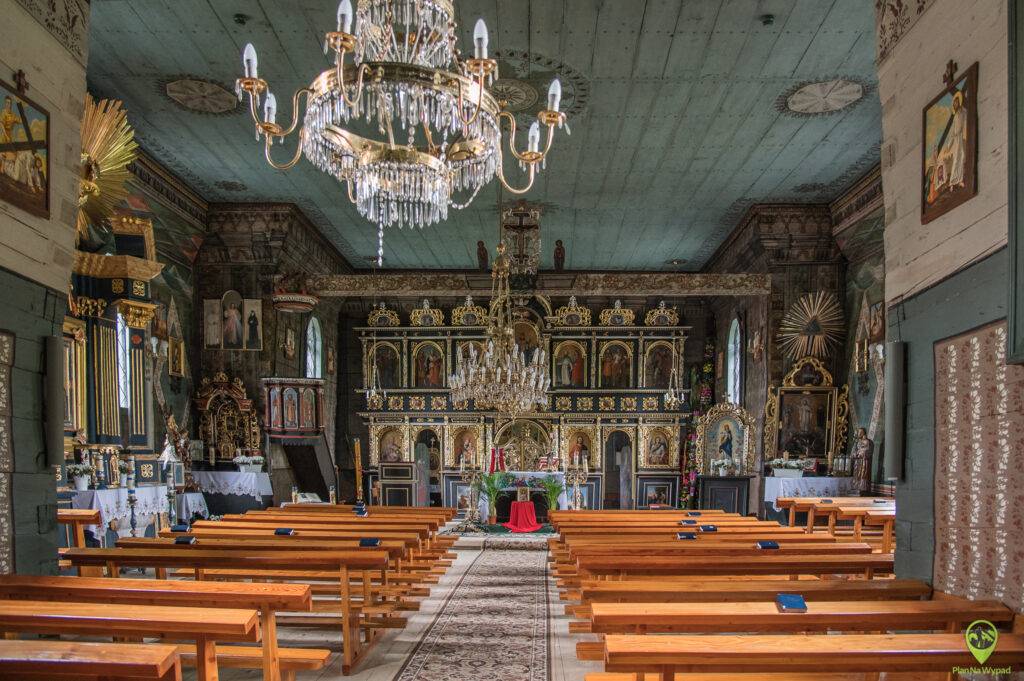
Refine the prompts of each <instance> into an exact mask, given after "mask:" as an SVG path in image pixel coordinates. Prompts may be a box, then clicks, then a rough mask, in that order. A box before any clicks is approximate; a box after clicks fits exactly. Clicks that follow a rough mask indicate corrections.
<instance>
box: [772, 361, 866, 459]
mask: <svg viewBox="0 0 1024 681" xmlns="http://www.w3.org/2000/svg"><path fill="white" fill-rule="evenodd" d="M832 381H833V379H832V374H831V373H829V371H828V370H827V369H826V368H825V367H824V365H823V364H822V363H821V362H820V361H818V360H817V359H815V358H814V357H804V358H802V359H800V360H799V361H798V362H796V364H794V365H793V368H792V369H790V370H789V372H787V373H786V375H785V376H784V377H783V380H782V387H781V388H776V387H774V386H772V387H769V388H768V399H767V400H766V401H765V405H764V447H763V451H764V458H765V461H769V460H771V459H774V458H776V457H777V456H779V455H780V454H781V453H780V452H779V431H780V429H781V425H782V424H781V419H780V413H779V410H780V404H781V402H782V401H783V399H782V398H783V395H792V394H797V395H799V394H804V395H820V394H825V395H827V396H828V399H827V405H828V406H827V412H828V413H827V414H826V415H825V416H826V426H825V428H826V432H825V458H826V459H827V461H828V464H829V466H830V467H831V465H832V459H833V458H834V457H836V456H839V455H840V454H841V453H842V452H844V451H845V447H846V438H847V434H848V429H849V422H848V421H849V414H850V403H849V394H850V387H849V386H848V385H843V386H842V387H841V388H837V387H835V386H834V385H833V384H832Z"/></svg>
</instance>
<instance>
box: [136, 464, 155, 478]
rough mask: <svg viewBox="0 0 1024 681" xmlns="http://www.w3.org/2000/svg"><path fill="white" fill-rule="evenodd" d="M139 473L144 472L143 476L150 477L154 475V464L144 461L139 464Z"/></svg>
mask: <svg viewBox="0 0 1024 681" xmlns="http://www.w3.org/2000/svg"><path fill="white" fill-rule="evenodd" d="M139 473H141V474H142V477H143V478H146V479H149V478H152V477H153V464H151V463H144V464H140V465H139Z"/></svg>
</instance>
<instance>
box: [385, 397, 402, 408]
mask: <svg viewBox="0 0 1024 681" xmlns="http://www.w3.org/2000/svg"><path fill="white" fill-rule="evenodd" d="M388 409H390V410H392V411H400V410H401V409H402V398H401V396H398V395H392V396H391V397H389V398H388Z"/></svg>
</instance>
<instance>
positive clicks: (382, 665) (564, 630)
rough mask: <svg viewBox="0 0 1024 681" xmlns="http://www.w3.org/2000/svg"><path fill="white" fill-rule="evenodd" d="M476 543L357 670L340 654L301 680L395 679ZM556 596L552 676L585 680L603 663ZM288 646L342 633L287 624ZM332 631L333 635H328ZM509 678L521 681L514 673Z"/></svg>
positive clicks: (236, 675)
mask: <svg viewBox="0 0 1024 681" xmlns="http://www.w3.org/2000/svg"><path fill="white" fill-rule="evenodd" d="M466 543H467V544H470V545H471V547H467V548H462V547H461V546H460V547H458V548H457V558H456V559H455V560H454V561H453V562H452V566H451V567H450V568H449V569H448V571H447V572H446V573H445V575H444V576H443V577H442V578H441V581H440V582H439V583H438V584H437V585H435V586H434V587H433V588H432V589H431V595H430V596H429V597H428V598H425V599H423V600H422V601H421V606H420V610H419V611H417V612H411V613H407V615H408V624H407V626H406V627H405V628H404V629H399V630H389V631H387V632H386V633H385V634H384V635H383V636H382V637H381V638H380V639H379V640H378V642H377V644H376V645H375V646H374V648H373V649H372V650H371V651H370V654H369V655H368V656H367V658H366V659H365V660H363V662H362V663H361V664H360V665H359V670H358V672H357V673H356V674H353V675H352V676H349V677H343V676H342V675H341V657H340V655H334V656H332V658H331V663H330V664H329V665H328V666H327V667H326V668H325V669H323V670H322V671H320V672H308V673H300V674H298V681H314V680H320V679H351V680H352V681H391V680H392V679H393V678H395V676H396V675H397V674H398V672H399V670H400V669H401V667H402V664H403V663H404V662H405V660H406V658H407V657H408V656H409V654H410V653H411V652H412V650H413V648H414V647H415V645H416V643H417V642H418V641H419V640H420V638H421V637H422V636H423V635H424V633H425V632H426V631H427V629H428V628H429V626H430V623H431V622H432V621H433V620H434V618H435V616H436V615H437V613H438V610H439V609H440V607H441V606H442V605H443V603H444V602H445V600H446V599H447V598H448V596H449V594H450V593H451V590H452V588H453V587H454V585H455V584H457V583H458V581H459V579H460V578H461V577H462V576H463V575H464V574H465V571H466V569H467V568H468V567H469V565H470V564H471V563H472V562H473V559H474V558H476V557H477V556H478V555H479V550H478V548H476V547H475V546H473V545H472V543H471V542H466ZM549 593H550V599H551V607H550V611H551V619H552V621H551V623H550V624H551V626H550V629H551V632H552V634H551V656H552V659H551V679H550V681H582V679H583V675H584V674H585V673H586V672H589V671H599V670H600V665H599V664H598V663H593V662H590V663H582V662H579V661H578V660H577V659H576V652H575V645H576V641H577V640H578V639H579V637H578V636H570V634H569V627H568V619H569V618H568V617H567V616H565V615H564V612H563V611H564V606H563V605H562V602H561V601H559V600H558V595H557V593H556V591H555V589H554V585H553V584H552V585H551V589H550V591H549ZM279 635H280V636H281V641H282V644H283V645H293V646H294V645H304V646H309V647H316V648H324V647H326V648H331V649H332V650H336V651H337V650H340V643H339V642H338V636H336V635H331V634H328V633H327V632H325V631H324V630H300V629H294V628H282V629H281V630H280V631H279ZM328 636H330V638H328ZM185 677H186V678H187V679H194V678H195V675H194V672H193V671H192V670H189V671H187V672H186V674H185ZM220 678H221V679H223V681H243V680H244V681H258V680H259V679H262V672H261V671H257V670H252V671H247V670H236V669H227V670H223V671H222V672H221V674H220ZM421 681H445V679H443V678H438V679H426V678H423V679H422V680H421ZM507 681H518V680H517V679H512V678H509V679H507Z"/></svg>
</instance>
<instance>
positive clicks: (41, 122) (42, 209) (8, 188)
mask: <svg viewBox="0 0 1024 681" xmlns="http://www.w3.org/2000/svg"><path fill="white" fill-rule="evenodd" d="M0 199H3V200H4V201H6V202H7V203H10V204H11V205H14V206H17V207H18V208H21V209H22V210H24V211H26V212H29V213H31V214H32V215H38V216H39V217H43V218H49V217H50V114H49V113H47V112H46V110H45V109H43V108H42V107H40V106H39V105H37V104H36V103H35V102H33V101H32V100H30V99H28V98H27V97H25V96H24V95H23V94H21V93H20V92H19V91H18V89H17V88H15V87H13V86H12V85H9V84H8V83H6V82H4V81H3V80H0Z"/></svg>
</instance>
